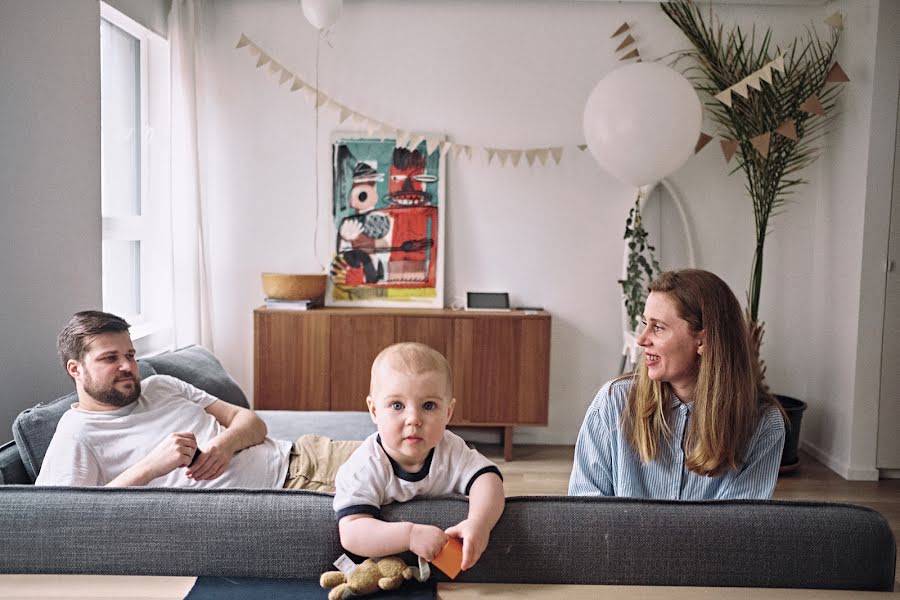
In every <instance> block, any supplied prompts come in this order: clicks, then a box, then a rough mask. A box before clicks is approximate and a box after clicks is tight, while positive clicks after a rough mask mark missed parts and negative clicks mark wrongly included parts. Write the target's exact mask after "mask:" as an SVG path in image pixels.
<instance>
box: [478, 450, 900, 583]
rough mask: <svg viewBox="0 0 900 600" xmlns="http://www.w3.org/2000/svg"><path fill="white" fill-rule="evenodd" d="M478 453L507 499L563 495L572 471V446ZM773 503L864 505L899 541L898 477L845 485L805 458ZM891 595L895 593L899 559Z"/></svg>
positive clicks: (780, 484) (780, 481) (777, 490)
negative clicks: (506, 456) (499, 478)
mask: <svg viewBox="0 0 900 600" xmlns="http://www.w3.org/2000/svg"><path fill="white" fill-rule="evenodd" d="M477 447H478V449H479V450H480V451H481V452H482V453H483V454H484V455H485V456H487V457H488V458H490V459H491V460H493V461H494V462H496V463H497V464H498V465H499V466H500V470H501V471H503V477H504V487H505V489H506V495H507V496H556V495H565V494H566V491H567V488H568V484H569V473H571V471H572V458H573V456H574V452H575V449H574V448H573V447H572V446H515V447H514V448H513V460H512V461H511V462H505V461H504V460H503V447H502V446H491V445H482V444H477ZM774 498H775V499H777V500H815V501H820V502H846V503H849V504H859V505H861V506H868V507H869V508H874V509H875V510H877V511H878V512H880V513H881V514H882V515H884V517H885V518H886V519H887V520H888V523H889V524H890V526H891V530H892V531H893V532H894V538H895V539H898V540H900V479H890V480H881V481H847V480H845V479H843V478H842V477H840V476H839V475H837V474H835V473H834V472H833V471H831V470H830V469H828V467H826V466H824V465H823V464H821V463H820V462H818V461H816V460H815V459H814V458H812V457H810V456H809V455H807V454H803V453H802V452H801V454H800V467H799V468H798V469H797V470H796V471H794V472H793V473H790V474H786V475H782V476H781V477H779V479H778V483H777V484H776V485H775V495H774ZM897 577H898V579H897V581H896V582H895V585H894V591H900V558H898V564H897Z"/></svg>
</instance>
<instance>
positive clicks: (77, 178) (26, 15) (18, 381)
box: [0, 0, 100, 441]
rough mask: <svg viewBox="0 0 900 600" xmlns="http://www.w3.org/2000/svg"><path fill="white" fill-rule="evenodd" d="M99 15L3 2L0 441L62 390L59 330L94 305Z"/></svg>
mask: <svg viewBox="0 0 900 600" xmlns="http://www.w3.org/2000/svg"><path fill="white" fill-rule="evenodd" d="M99 31H100V10H99V8H98V4H97V2H96V0H78V1H72V0H70V1H67V2H56V1H54V0H5V1H4V2H0V82H2V84H0V190H3V199H2V201H0V240H2V242H3V252H2V253H0V282H2V283H0V340H2V343H0V389H2V395H0V440H3V441H6V440H7V439H10V438H11V435H10V430H9V427H10V426H11V424H12V421H13V419H14V418H15V416H16V415H17V414H18V413H19V411H21V410H22V409H23V408H26V407H28V406H31V405H33V404H36V403H38V402H42V401H47V400H52V399H53V398H55V397H57V396H59V395H61V394H62V393H64V392H66V391H68V390H70V389H71V383H70V382H69V380H68V378H67V377H66V376H65V375H64V373H63V371H62V368H61V367H60V365H59V363H58V360H57V358H56V335H57V333H58V332H59V330H60V329H61V327H62V326H63V325H64V324H65V322H66V320H67V319H68V318H69V316H70V315H71V314H72V313H73V312H75V311H76V310H79V309H82V308H88V307H98V306H99V304H100V35H99Z"/></svg>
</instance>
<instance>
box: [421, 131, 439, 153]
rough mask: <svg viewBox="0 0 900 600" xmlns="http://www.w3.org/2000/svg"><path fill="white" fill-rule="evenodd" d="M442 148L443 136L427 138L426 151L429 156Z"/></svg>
mask: <svg viewBox="0 0 900 600" xmlns="http://www.w3.org/2000/svg"><path fill="white" fill-rule="evenodd" d="M440 147H441V136H439V135H428V136H425V151H426V152H427V153H428V154H431V153H432V152H434V151H435V150H437V149H439V148H440Z"/></svg>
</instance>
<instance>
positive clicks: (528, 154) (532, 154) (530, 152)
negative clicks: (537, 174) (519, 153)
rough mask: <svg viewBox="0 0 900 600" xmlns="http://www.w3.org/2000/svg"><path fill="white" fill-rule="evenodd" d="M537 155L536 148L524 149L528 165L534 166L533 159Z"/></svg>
mask: <svg viewBox="0 0 900 600" xmlns="http://www.w3.org/2000/svg"><path fill="white" fill-rule="evenodd" d="M536 156H537V150H526V151H525V160H526V161H527V162H528V166H529V167H533V166H534V159H535V157H536Z"/></svg>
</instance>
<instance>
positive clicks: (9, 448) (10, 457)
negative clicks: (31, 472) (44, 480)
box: [0, 440, 34, 485]
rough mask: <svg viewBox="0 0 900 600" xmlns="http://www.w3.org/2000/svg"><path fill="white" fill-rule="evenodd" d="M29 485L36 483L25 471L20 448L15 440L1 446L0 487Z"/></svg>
mask: <svg viewBox="0 0 900 600" xmlns="http://www.w3.org/2000/svg"><path fill="white" fill-rule="evenodd" d="M29 483H34V481H32V479H31V477H29V476H28V472H27V471H26V470H25V464H24V463H23V462H22V457H21V456H20V455H19V447H18V446H16V442H15V441H14V440H10V441H8V442H6V443H5V444H3V445H2V446H0V485H11V484H29Z"/></svg>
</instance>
